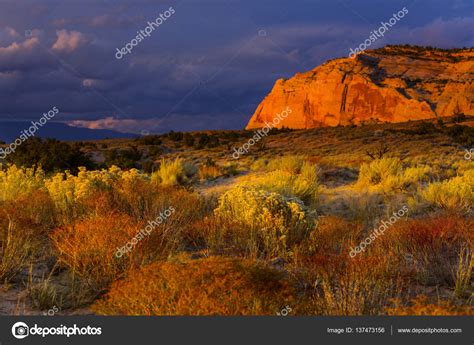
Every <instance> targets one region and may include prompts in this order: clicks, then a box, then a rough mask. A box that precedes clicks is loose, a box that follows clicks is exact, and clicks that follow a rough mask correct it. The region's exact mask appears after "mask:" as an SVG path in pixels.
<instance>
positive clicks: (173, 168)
mask: <svg viewBox="0 0 474 345" xmlns="http://www.w3.org/2000/svg"><path fill="white" fill-rule="evenodd" d="M195 173H196V168H195V167H193V166H191V165H190V164H189V163H186V162H185V161H184V160H183V159H181V158H176V159H175V160H173V161H172V160H164V159H163V160H161V164H160V168H159V169H158V170H157V171H156V172H154V173H153V174H152V176H151V178H152V181H153V182H155V183H157V184H161V185H163V186H175V185H180V184H185V183H187V182H188V181H189V179H190V178H191V177H192V176H193V175H194V174H195Z"/></svg>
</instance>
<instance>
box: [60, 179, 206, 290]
mask: <svg viewBox="0 0 474 345" xmlns="http://www.w3.org/2000/svg"><path fill="white" fill-rule="evenodd" d="M139 186H140V188H144V187H145V185H141V184H140V185H139ZM149 187H150V185H148V189H149V190H150V189H151V188H149ZM117 188H119V189H120V190H121V191H123V188H121V187H117ZM129 188H132V187H129ZM151 190H153V189H151ZM133 192H134V193H135V194H132V195H130V191H128V192H127V191H125V195H127V196H128V199H125V198H122V199H120V198H118V197H117V196H114V195H113V193H114V192H112V195H111V194H110V193H109V194H107V198H110V197H112V198H113V199H112V200H107V201H106V203H110V204H109V207H105V208H104V209H102V210H101V211H100V212H99V213H96V214H94V213H91V214H90V215H89V217H87V218H84V219H81V220H80V221H76V222H74V223H71V224H66V225H64V226H62V227H60V228H58V229H56V230H55V231H54V232H53V233H52V235H51V239H52V241H53V244H54V247H55V250H56V252H57V257H58V262H59V263H60V264H61V265H62V266H64V267H66V268H68V269H69V271H70V273H71V274H72V275H73V276H75V277H77V278H79V279H80V280H81V282H82V283H84V284H86V286H87V287H88V289H89V290H91V292H92V295H94V294H97V293H100V292H101V291H102V290H103V289H105V288H107V286H108V284H110V283H111V282H112V281H113V280H115V279H117V278H120V277H121V275H122V274H123V273H124V272H125V271H126V270H128V269H130V268H132V267H139V266H142V265H145V264H148V263H151V262H153V261H156V260H162V259H163V258H166V257H168V256H169V255H172V254H174V253H176V252H178V251H179V250H183V249H185V248H190V247H189V243H191V242H192V239H190V238H188V235H189V231H188V230H189V229H190V227H191V224H192V223H193V222H195V221H196V220H197V219H200V218H202V217H203V215H204V214H205V212H206V207H205V206H206V205H205V204H203V203H202V202H201V201H200V200H199V198H198V196H197V195H195V194H193V193H190V192H187V191H185V190H176V189H172V188H167V189H163V188H160V189H156V188H155V190H154V191H153V193H149V194H147V195H144V198H145V200H146V202H147V203H148V204H147V206H146V212H143V214H142V215H141V217H138V216H137V214H136V213H138V212H136V211H134V209H133V207H135V208H137V207H138V205H137V204H139V201H136V200H135V199H134V198H138V197H140V195H142V190H140V189H138V188H137V186H134V187H133ZM143 192H144V193H146V191H145V190H143ZM96 196H97V195H94V197H96ZM97 202H98V203H104V201H103V199H98V200H97ZM86 205H87V204H86ZM171 208H172V210H173V211H172V212H170V214H169V215H168V216H167V217H164V216H163V215H164V214H165V215H166V210H170V211H171ZM131 210H132V211H131ZM117 211H119V212H120V213H118V212H117ZM125 211H128V214H127V213H125ZM159 217H161V221H160V220H159ZM134 238H135V240H134ZM124 246H125V248H126V249H127V250H122V255H120V253H119V254H117V253H118V250H119V248H122V249H123V247H124ZM128 249H129V250H128Z"/></svg>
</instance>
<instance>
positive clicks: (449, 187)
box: [419, 170, 474, 213]
mask: <svg viewBox="0 0 474 345" xmlns="http://www.w3.org/2000/svg"><path fill="white" fill-rule="evenodd" d="M473 186H474V170H469V171H466V172H465V173H464V175H462V176H456V177H453V178H451V179H449V180H446V181H441V182H434V183H430V184H429V185H428V186H427V187H426V188H423V189H420V190H419V197H420V198H421V202H422V203H425V204H427V205H429V206H431V207H437V208H442V209H447V210H451V211H459V212H464V213H467V212H470V211H471V210H472V205H473V204H474V190H473Z"/></svg>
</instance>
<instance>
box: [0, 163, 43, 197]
mask: <svg viewBox="0 0 474 345" xmlns="http://www.w3.org/2000/svg"><path fill="white" fill-rule="evenodd" d="M43 179H44V172H43V171H42V170H41V169H36V170H35V169H33V168H28V169H25V168H17V167H16V166H15V165H10V166H8V167H5V166H2V165H1V164H0V201H8V200H15V199H16V198H18V197H21V196H22V195H26V196H31V195H32V194H33V193H34V192H35V191H38V190H40V189H44V183H43Z"/></svg>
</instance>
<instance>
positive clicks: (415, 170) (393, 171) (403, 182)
mask: <svg viewBox="0 0 474 345" xmlns="http://www.w3.org/2000/svg"><path fill="white" fill-rule="evenodd" d="M430 173H431V168H430V167H428V166H417V167H407V168H405V169H404V168H403V165H402V162H401V161H400V160H399V159H398V158H381V159H376V160H373V161H372V162H370V163H365V164H362V166H361V167H360V172H359V178H358V180H357V182H356V185H355V187H356V189H359V190H361V189H363V190H368V191H372V192H376V191H379V192H383V193H385V194H393V193H396V192H403V191H407V190H410V189H413V188H415V187H417V186H420V183H421V182H424V181H428V179H429V174H430Z"/></svg>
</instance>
